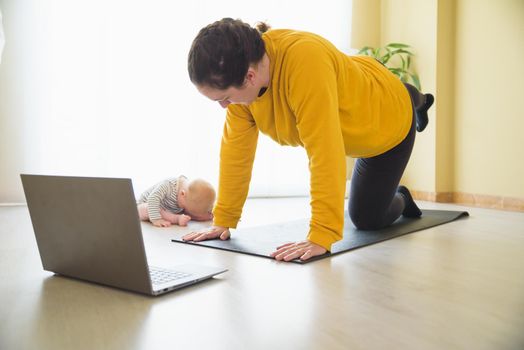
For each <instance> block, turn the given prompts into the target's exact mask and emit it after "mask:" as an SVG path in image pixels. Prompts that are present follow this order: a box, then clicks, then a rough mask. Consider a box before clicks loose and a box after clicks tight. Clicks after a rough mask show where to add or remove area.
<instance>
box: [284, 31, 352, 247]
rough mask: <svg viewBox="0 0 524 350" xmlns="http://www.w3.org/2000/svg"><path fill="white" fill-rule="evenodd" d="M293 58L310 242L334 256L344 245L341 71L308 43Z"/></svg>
mask: <svg viewBox="0 0 524 350" xmlns="http://www.w3.org/2000/svg"><path fill="white" fill-rule="evenodd" d="M291 50H293V51H290V52H289V53H288V54H289V59H288V64H287V67H286V70H287V72H289V74H288V76H289V91H288V99H289V101H290V105H291V108H292V110H293V112H294V113H295V116H296V120H297V128H298V132H299V135H300V139H301V141H302V143H303V145H304V148H305V149H306V152H307V155H308V158H309V170H310V182H311V184H310V186H311V222H310V229H309V234H308V240H309V241H311V242H313V243H316V244H319V245H321V246H322V247H324V248H326V249H327V250H331V244H332V243H334V242H336V241H338V240H340V239H342V233H343V227H344V194H345V188H346V158H345V150H344V140H343V136H342V130H341V127H340V117H339V110H338V96H337V72H336V70H337V67H336V64H335V62H334V61H333V58H332V57H331V56H330V53H329V52H328V51H327V50H326V48H325V47H324V46H322V45H321V44H319V43H315V42H308V41H306V42H304V43H301V44H300V45H296V46H295V47H294V48H292V49H291Z"/></svg>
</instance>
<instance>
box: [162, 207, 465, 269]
mask: <svg viewBox="0 0 524 350" xmlns="http://www.w3.org/2000/svg"><path fill="white" fill-rule="evenodd" d="M468 215H469V214H468V213H467V212H465V211H447V210H422V217H420V218H416V219H413V218H405V217H400V218H399V219H398V220H397V221H395V222H394V223H393V224H392V225H391V226H388V227H386V228H383V229H381V230H376V231H364V230H357V229H356V228H355V227H354V226H353V224H352V223H351V220H350V219H349V217H348V216H347V212H346V217H345V223H344V239H342V240H341V241H338V242H337V243H335V244H333V246H332V247H331V253H326V254H324V255H320V256H316V257H313V258H311V259H309V260H306V261H301V260H298V259H295V260H293V262H296V263H299V264H305V263H308V262H311V261H315V260H319V259H323V258H327V257H330V256H333V255H336V254H340V253H344V252H347V251H349V250H353V249H357V248H361V247H365V246H367V245H371V244H374V243H378V242H382V241H385V240H388V239H391V238H395V237H399V236H402V235H405V234H408V233H412V232H415V231H420V230H424V229H426V228H430V227H433V226H437V225H442V224H445V223H448V222H451V221H453V220H456V219H458V218H461V217H463V216H468ZM308 231H309V219H303V220H296V221H288V222H282V223H278V224H272V225H266V226H257V227H249V228H245V229H239V230H235V231H233V233H232V235H231V239H229V240H227V241H222V240H211V241H203V242H184V241H182V239H181V238H177V239H173V240H172V241H173V242H178V243H185V244H196V245H200V246H205V247H210V248H216V249H222V250H229V251H232V252H238V253H243V254H249V255H256V256H261V257H264V258H269V259H273V258H271V257H269V254H270V253H271V252H273V251H274V250H275V248H276V247H277V246H279V245H282V244H284V243H287V242H295V241H302V240H304V239H305V238H306V235H307V232H308Z"/></svg>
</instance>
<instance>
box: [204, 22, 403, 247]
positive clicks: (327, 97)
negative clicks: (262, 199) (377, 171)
mask: <svg viewBox="0 0 524 350" xmlns="http://www.w3.org/2000/svg"><path fill="white" fill-rule="evenodd" d="M263 40H264V42H265V45H266V53H267V55H268V56H269V61H270V74H271V75H270V76H271V79H270V84H269V86H268V88H267V90H266V92H265V93H264V94H263V95H262V96H261V97H259V98H258V99H257V100H255V101H254V102H253V103H251V104H250V105H248V106H243V105H229V106H228V109H227V115H226V121H225V125H224V131H223V137H222V145H221V151H220V178H219V187H218V198H217V203H216V206H215V208H214V211H213V213H214V224H215V225H218V226H223V227H230V228H236V226H237V223H238V221H239V220H240V216H241V213H242V207H243V205H244V202H245V200H246V196H247V193H248V188H249V182H250V180H251V170H252V167H253V160H254V157H255V150H256V145H257V139H258V132H259V131H260V132H262V133H264V134H266V135H268V136H269V137H271V138H272V139H273V140H275V141H276V142H278V143H279V144H281V145H290V146H302V147H304V148H305V149H306V152H307V155H308V158H309V170H310V181H311V184H310V186H311V193H310V194H311V222H310V230H309V233H308V236H307V238H308V240H309V241H311V242H313V243H316V244H319V245H321V246H322V247H324V248H326V249H327V250H330V248H331V244H333V243H334V242H336V241H338V240H340V239H342V231H343V227H344V194H345V185H346V161H345V157H346V155H347V156H351V157H356V158H362V157H365V158H367V157H373V156H376V155H379V154H382V153H384V152H386V151H388V150H390V149H391V148H393V147H395V146H396V145H398V144H399V143H400V142H401V141H402V140H403V139H404V138H405V137H406V135H407V133H408V131H409V129H410V126H411V122H412V109H411V100H410V97H409V94H408V92H407V90H406V88H405V87H404V85H403V84H402V82H401V81H400V80H399V79H398V78H397V77H396V76H395V75H393V74H392V73H391V72H389V71H388V69H387V68H385V67H384V66H383V65H382V64H380V63H379V62H377V61H376V60H375V59H373V58H370V57H367V56H347V55H346V54H344V53H343V52H341V51H339V50H338V49H337V48H335V46H333V44H331V43H330V42H329V41H327V40H326V39H323V38H322V37H320V36H317V35H315V34H311V33H306V32H298V31H292V30H284V29H282V30H271V31H269V32H267V33H264V34H263Z"/></svg>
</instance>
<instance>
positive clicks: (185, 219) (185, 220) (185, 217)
mask: <svg viewBox="0 0 524 350" xmlns="http://www.w3.org/2000/svg"><path fill="white" fill-rule="evenodd" d="M190 220H191V216H189V215H185V214H180V216H179V217H178V226H187V223H188V222H189V221H190Z"/></svg>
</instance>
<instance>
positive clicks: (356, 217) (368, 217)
mask: <svg viewBox="0 0 524 350" xmlns="http://www.w3.org/2000/svg"><path fill="white" fill-rule="evenodd" d="M373 214H374V213H373V212H372V211H363V210H356V209H351V208H350V210H349V217H350V218H351V221H352V222H353V225H355V227H356V228H357V229H358V230H366V231H371V230H378V229H380V228H382V227H384V226H383V224H382V220H381V219H380V218H378V217H377V216H376V215H373Z"/></svg>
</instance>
